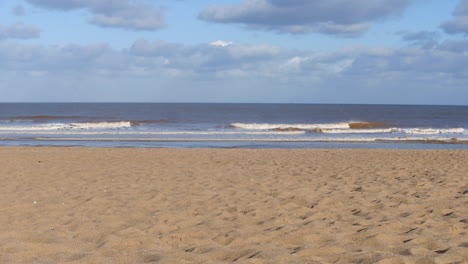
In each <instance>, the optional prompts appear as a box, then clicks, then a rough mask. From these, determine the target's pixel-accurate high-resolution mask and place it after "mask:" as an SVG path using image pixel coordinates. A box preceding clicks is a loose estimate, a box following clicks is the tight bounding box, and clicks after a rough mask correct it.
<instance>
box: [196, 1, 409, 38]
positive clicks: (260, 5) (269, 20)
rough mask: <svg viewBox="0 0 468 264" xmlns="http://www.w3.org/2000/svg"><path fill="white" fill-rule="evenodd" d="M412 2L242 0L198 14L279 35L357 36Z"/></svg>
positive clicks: (206, 19) (213, 20) (209, 8)
mask: <svg viewBox="0 0 468 264" xmlns="http://www.w3.org/2000/svg"><path fill="white" fill-rule="evenodd" d="M410 2H411V0H333V1H316V0H313V1H311V0H293V1H291V0H244V1H243V2H242V3H240V4H239V5H213V6H210V7H208V8H206V9H205V10H203V11H202V12H201V13H200V14H199V18H200V19H202V20H205V21H209V22H218V23H239V24H244V25H246V26H247V27H248V28H251V29H260V30H271V31H276V32H279V33H293V34H305V33H315V32H317V33H323V34H329V35H337V36H343V37H358V36H360V35H362V34H363V33H364V32H366V31H367V29H368V28H369V25H368V24H367V23H368V22H370V21H375V20H379V19H384V18H387V17H389V16H392V15H398V14H400V13H402V11H403V10H404V9H405V8H406V7H407V6H408V5H409V4H410Z"/></svg>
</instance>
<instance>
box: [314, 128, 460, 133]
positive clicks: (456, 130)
mask: <svg viewBox="0 0 468 264" xmlns="http://www.w3.org/2000/svg"><path fill="white" fill-rule="evenodd" d="M464 131H465V129H463V128H447V129H436V128H396V127H393V128H383V129H322V130H321V131H320V132H321V133H325V134H382V133H400V134H410V135H438V134H463V132H464Z"/></svg>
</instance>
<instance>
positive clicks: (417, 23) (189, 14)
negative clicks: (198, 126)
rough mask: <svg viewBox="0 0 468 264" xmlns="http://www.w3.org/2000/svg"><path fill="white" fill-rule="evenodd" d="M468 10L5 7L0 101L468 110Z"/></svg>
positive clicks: (22, 1) (270, 1) (444, 1)
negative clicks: (419, 106)
mask: <svg viewBox="0 0 468 264" xmlns="http://www.w3.org/2000/svg"><path fill="white" fill-rule="evenodd" d="M467 37H468V0H225V1H223V0H196V1H195V0H152V1H150V0H67V1H64V0H2V1H0V102H217V103H225V102H241V103H352V104H361V103H364V104H441V105H468V38H467Z"/></svg>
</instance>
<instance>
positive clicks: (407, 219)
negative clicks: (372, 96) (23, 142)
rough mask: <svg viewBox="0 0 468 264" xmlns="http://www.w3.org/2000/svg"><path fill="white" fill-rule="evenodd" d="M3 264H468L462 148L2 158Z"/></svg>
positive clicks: (49, 153) (35, 152)
mask: <svg viewBox="0 0 468 264" xmlns="http://www.w3.org/2000/svg"><path fill="white" fill-rule="evenodd" d="M0 180H1V185H0V193H1V199H0V263H171V264H172V263H468V151H467V150H340V149H336V150H315V149H312V150H273V149H262V150H260V149H257V150H248V149H232V150H222V149H211V150H204V149H125V148H108V149H105V148H68V147H63V148H54V147H1V148H0Z"/></svg>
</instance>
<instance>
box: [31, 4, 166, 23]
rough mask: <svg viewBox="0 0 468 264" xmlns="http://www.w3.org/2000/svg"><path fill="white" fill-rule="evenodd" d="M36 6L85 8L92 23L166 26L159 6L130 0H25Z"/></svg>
mask: <svg viewBox="0 0 468 264" xmlns="http://www.w3.org/2000/svg"><path fill="white" fill-rule="evenodd" d="M26 1H27V2H29V3H30V4H33V5H35V6H38V7H42V8H47V9H55V10H73V9H87V10H89V11H90V12H91V13H92V14H93V16H92V18H91V20H90V22H91V23H92V24H95V25H97V26H101V27H115V28H123V29H130V30H158V29H162V28H164V27H166V25H165V23H164V12H163V10H162V9H161V8H159V9H158V8H154V7H153V6H151V5H148V4H143V3H135V2H133V1H130V0H102V1H96V0H70V1H62V0H26Z"/></svg>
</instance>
